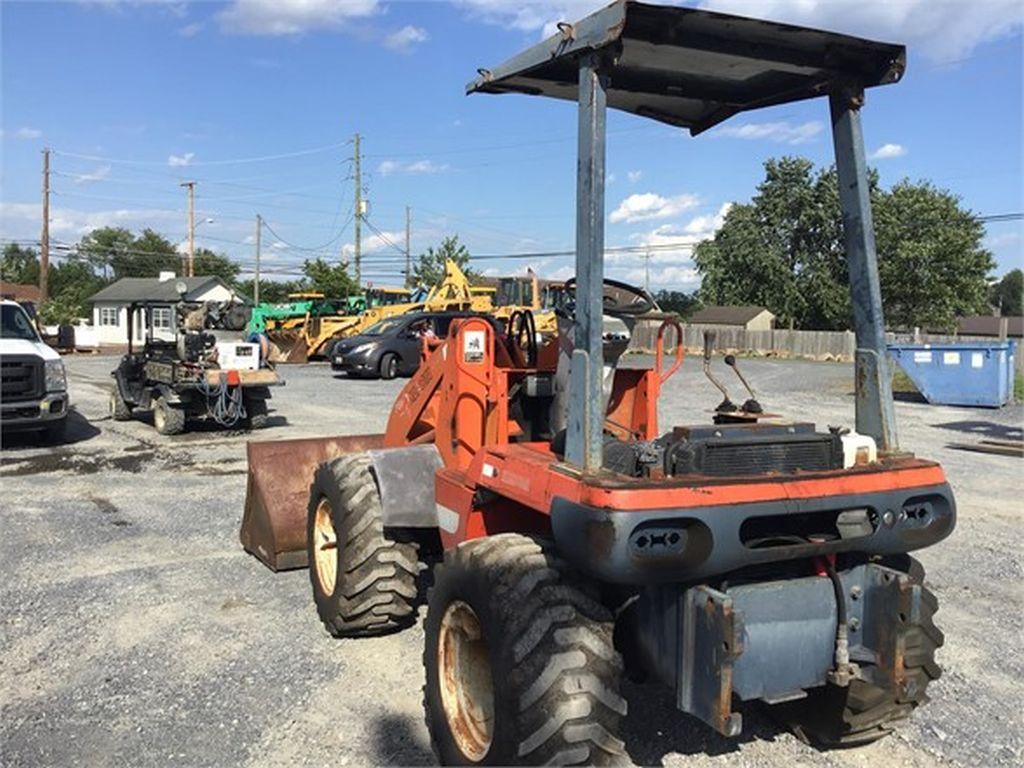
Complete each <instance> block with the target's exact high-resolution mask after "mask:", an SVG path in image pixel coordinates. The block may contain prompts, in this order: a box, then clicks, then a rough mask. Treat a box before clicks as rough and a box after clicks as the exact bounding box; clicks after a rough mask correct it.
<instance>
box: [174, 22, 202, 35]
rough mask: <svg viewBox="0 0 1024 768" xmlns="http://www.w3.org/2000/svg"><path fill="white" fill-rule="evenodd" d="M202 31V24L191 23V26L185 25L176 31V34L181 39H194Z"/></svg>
mask: <svg viewBox="0 0 1024 768" xmlns="http://www.w3.org/2000/svg"><path fill="white" fill-rule="evenodd" d="M202 31H203V22H201V21H193V22H192V23H191V24H186V25H185V26H184V27H182V28H181V29H179V30H178V34H179V35H181V36H182V37H195V36H196V35H198V34H199V33H200V32H202Z"/></svg>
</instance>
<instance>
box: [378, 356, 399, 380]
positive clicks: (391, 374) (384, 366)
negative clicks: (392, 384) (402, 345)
mask: <svg viewBox="0 0 1024 768" xmlns="http://www.w3.org/2000/svg"><path fill="white" fill-rule="evenodd" d="M397 375H398V356H397V355H395V354H392V353H391V352H386V353H385V354H384V356H383V357H382V358H381V359H380V377H381V378H382V379H393V378H395V376H397Z"/></svg>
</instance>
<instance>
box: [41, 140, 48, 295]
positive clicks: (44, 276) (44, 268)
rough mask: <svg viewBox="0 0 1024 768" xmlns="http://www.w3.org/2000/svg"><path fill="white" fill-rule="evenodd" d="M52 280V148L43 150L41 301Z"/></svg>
mask: <svg viewBox="0 0 1024 768" xmlns="http://www.w3.org/2000/svg"><path fill="white" fill-rule="evenodd" d="M49 282H50V149H49V147H47V148H46V149H44V150H43V231H42V233H41V234H40V235H39V303H40V304H42V303H43V302H44V301H46V298H47V295H48V291H49Z"/></svg>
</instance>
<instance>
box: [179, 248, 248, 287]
mask: <svg viewBox="0 0 1024 768" xmlns="http://www.w3.org/2000/svg"><path fill="white" fill-rule="evenodd" d="M241 271H242V268H241V267H240V266H238V264H237V263H235V262H233V261H232V260H231V259H229V258H228V257H227V256H226V255H224V254H223V253H214V252H213V251H211V250H210V249H209V248H197V249H196V258H195V273H196V275H197V276H203V277H206V276H210V275H213V276H216V277H219V278H220V279H221V280H223V281H224V282H225V283H227V284H228V285H230V286H236V285H237V283H238V273H239V272H241ZM260 287H261V288H262V286H260Z"/></svg>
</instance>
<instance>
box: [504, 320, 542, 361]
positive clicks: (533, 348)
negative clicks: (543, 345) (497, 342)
mask: <svg viewBox="0 0 1024 768" xmlns="http://www.w3.org/2000/svg"><path fill="white" fill-rule="evenodd" d="M524 337H525V341H526V343H525V344H524V343H523V341H524ZM507 339H508V345H509V353H511V352H512V349H513V348H518V349H519V350H523V349H525V350H526V367H527V368H534V367H535V366H536V365H537V324H536V323H535V322H534V319H533V312H531V311H530V310H528V309H517V310H516V311H515V312H513V313H512V314H511V315H510V316H509V318H508V336H507Z"/></svg>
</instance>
